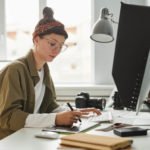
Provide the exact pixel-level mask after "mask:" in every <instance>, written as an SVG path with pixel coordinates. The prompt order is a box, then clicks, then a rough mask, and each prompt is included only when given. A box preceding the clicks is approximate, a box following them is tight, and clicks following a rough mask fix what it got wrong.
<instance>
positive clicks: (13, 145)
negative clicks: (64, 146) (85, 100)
mask: <svg viewBox="0 0 150 150" xmlns="http://www.w3.org/2000/svg"><path fill="white" fill-rule="evenodd" d="M104 125H105V124H103V126H104ZM97 128H99V127H97ZM40 131H41V129H40V128H23V129H21V130H19V131H17V132H15V133H14V134H12V135H10V136H8V137H6V138H4V139H3V140H1V141H0V150H56V149H57V147H58V146H59V143H60V139H55V140H50V139H42V138H35V136H34V135H35V133H37V132H40ZM88 133H90V134H96V135H106V136H107V135H108V136H116V135H114V134H113V132H112V131H109V132H102V131H95V130H94V129H93V130H91V131H89V132H88ZM131 138H132V139H133V145H132V147H133V148H132V150H148V149H149V147H150V131H148V135H147V136H136V137H131Z"/></svg>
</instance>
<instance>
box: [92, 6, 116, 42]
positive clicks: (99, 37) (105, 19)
mask: <svg viewBox="0 0 150 150" xmlns="http://www.w3.org/2000/svg"><path fill="white" fill-rule="evenodd" d="M112 16H113V14H110V13H109V10H108V9H107V8H102V9H101V15H100V17H99V19H98V20H97V21H96V23H95V24H94V26H93V31H92V35H91V36H90V38H91V39H92V40H93V41H96V42H100V43H109V42H112V41H113V40H114V37H113V28H112V24H111V23H112V22H113V23H115V21H114V20H113V19H112Z"/></svg>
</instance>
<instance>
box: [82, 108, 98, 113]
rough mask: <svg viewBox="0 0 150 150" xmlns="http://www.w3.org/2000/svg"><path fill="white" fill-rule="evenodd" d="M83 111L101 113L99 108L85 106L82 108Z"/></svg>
mask: <svg viewBox="0 0 150 150" xmlns="http://www.w3.org/2000/svg"><path fill="white" fill-rule="evenodd" d="M80 111H81V112H94V113H96V114H98V115H100V114H101V112H100V110H99V109H96V108H85V109H80Z"/></svg>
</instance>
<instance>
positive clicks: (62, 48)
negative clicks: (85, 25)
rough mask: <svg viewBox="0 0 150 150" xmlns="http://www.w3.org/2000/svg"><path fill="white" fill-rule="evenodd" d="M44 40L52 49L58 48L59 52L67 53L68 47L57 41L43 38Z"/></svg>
mask: <svg viewBox="0 0 150 150" xmlns="http://www.w3.org/2000/svg"><path fill="white" fill-rule="evenodd" d="M42 39H45V40H46V41H47V42H48V44H49V46H50V48H52V49H56V48H57V50H58V51H59V52H63V51H65V50H66V49H67V48H68V45H66V44H60V43H59V42H57V41H55V40H53V39H48V38H45V37H42Z"/></svg>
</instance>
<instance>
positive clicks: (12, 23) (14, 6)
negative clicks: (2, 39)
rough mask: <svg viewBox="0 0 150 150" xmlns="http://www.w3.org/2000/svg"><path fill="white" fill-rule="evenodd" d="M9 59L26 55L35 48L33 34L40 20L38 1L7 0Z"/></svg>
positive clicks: (7, 45)
mask: <svg viewBox="0 0 150 150" xmlns="http://www.w3.org/2000/svg"><path fill="white" fill-rule="evenodd" d="M5 6H6V7H5V8H6V10H5V12H6V47H7V53H6V56H7V59H8V60H12V59H16V58H18V57H20V56H22V55H25V54H26V53H27V51H29V49H31V48H32V47H33V42H32V32H33V31H34V27H35V25H36V23H37V21H38V20H39V16H38V15H39V9H38V8H39V5H38V1H37V0H21V1H20V0H13V1H12V0H6V1H5Z"/></svg>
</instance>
